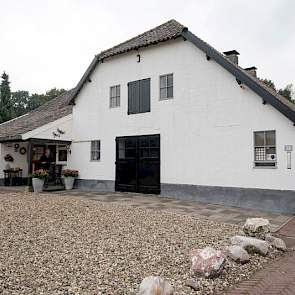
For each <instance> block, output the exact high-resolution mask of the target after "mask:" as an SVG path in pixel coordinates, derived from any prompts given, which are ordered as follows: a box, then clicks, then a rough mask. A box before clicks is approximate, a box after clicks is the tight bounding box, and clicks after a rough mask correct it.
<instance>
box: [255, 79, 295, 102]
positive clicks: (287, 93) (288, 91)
mask: <svg viewBox="0 0 295 295" xmlns="http://www.w3.org/2000/svg"><path fill="white" fill-rule="evenodd" d="M260 81H261V82H263V83H264V84H265V85H266V86H268V87H270V88H271V89H273V90H274V91H276V92H277V93H279V94H280V95H282V96H284V97H285V98H287V99H288V100H289V101H290V102H292V103H295V90H294V87H293V84H288V85H287V86H286V87H285V88H282V89H279V90H277V88H276V86H275V84H274V82H273V81H272V80H269V79H260Z"/></svg>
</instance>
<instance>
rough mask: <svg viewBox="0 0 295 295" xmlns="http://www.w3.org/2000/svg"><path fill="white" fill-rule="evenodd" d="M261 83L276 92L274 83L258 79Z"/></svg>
mask: <svg viewBox="0 0 295 295" xmlns="http://www.w3.org/2000/svg"><path fill="white" fill-rule="evenodd" d="M259 80H260V81H261V82H263V83H264V84H265V85H266V86H268V87H269V88H271V89H273V90H274V91H277V89H276V86H275V83H274V82H273V81H272V80H270V79H259Z"/></svg>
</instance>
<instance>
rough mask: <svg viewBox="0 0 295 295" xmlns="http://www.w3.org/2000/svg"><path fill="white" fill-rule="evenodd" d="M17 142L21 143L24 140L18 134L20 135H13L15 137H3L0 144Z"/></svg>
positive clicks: (0, 138)
mask: <svg viewBox="0 0 295 295" xmlns="http://www.w3.org/2000/svg"><path fill="white" fill-rule="evenodd" d="M15 140H18V141H21V140H22V136H21V135H19V134H18V135H13V136H3V137H0V143H1V142H9V141H15Z"/></svg>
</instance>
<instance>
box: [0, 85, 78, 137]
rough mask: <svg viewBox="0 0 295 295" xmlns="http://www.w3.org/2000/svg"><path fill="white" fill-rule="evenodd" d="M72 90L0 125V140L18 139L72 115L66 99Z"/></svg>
mask: <svg viewBox="0 0 295 295" xmlns="http://www.w3.org/2000/svg"><path fill="white" fill-rule="evenodd" d="M73 90H74V89H72V90H69V91H67V92H66V93H64V94H62V95H59V96H57V97H56V98H53V99H51V100H50V101H48V102H46V103H45V104H43V105H41V106H40V107H38V108H37V109H35V110H33V111H31V112H29V113H27V114H25V115H23V116H20V117H17V118H15V119H12V120H10V121H7V122H4V123H2V124H0V140H1V139H2V140H3V139H6V138H20V137H21V135H22V134H24V133H27V132H29V131H32V130H34V129H36V128H38V127H41V126H43V125H45V124H48V123H51V122H53V121H55V120H58V119H60V118H62V117H64V116H67V115H69V114H71V113H72V106H71V105H69V104H68V98H69V97H70V95H71V93H72V92H73Z"/></svg>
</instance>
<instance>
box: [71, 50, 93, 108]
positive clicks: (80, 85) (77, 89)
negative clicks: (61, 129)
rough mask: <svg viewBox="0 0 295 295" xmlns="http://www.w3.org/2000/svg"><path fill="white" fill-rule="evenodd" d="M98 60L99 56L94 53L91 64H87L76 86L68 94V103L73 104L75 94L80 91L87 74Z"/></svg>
mask: <svg viewBox="0 0 295 295" xmlns="http://www.w3.org/2000/svg"><path fill="white" fill-rule="evenodd" d="M98 62H99V56H98V55H95V56H94V59H93V60H92V62H91V64H90V65H89V66H88V68H87V70H86V72H85V73H84V75H83V76H82V78H81V79H80V81H79V82H78V84H77V86H76V87H75V88H74V89H73V91H72V93H71V94H70V96H69V98H68V104H75V102H74V100H75V98H76V96H77V95H78V94H79V92H80V91H81V89H82V87H83V85H84V83H85V82H86V81H88V80H89V76H90V75H91V74H92V72H93V71H94V69H95V67H96V65H97V64H98Z"/></svg>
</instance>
